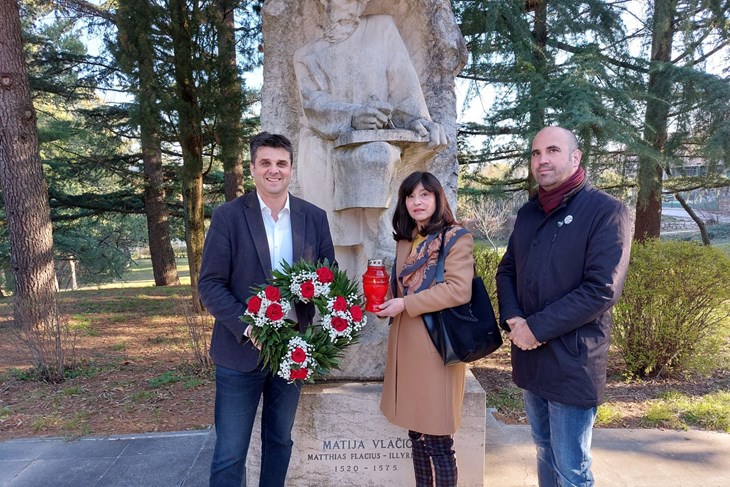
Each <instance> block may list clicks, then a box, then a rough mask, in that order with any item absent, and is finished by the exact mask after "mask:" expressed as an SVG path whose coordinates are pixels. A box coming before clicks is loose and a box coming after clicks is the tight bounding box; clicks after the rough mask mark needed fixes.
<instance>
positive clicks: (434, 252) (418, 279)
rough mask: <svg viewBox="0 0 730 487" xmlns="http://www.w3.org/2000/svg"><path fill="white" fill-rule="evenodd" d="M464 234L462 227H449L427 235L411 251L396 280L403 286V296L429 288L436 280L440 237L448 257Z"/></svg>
mask: <svg viewBox="0 0 730 487" xmlns="http://www.w3.org/2000/svg"><path fill="white" fill-rule="evenodd" d="M466 233H468V231H467V230H466V229H464V228H463V227H459V226H453V227H449V228H447V229H446V231H445V232H439V233H436V234H431V235H428V236H427V237H426V240H424V241H423V242H421V243H420V244H419V245H418V246H417V247H416V248H415V249H414V250H413V251H411V253H410V255H408V258H406V262H405V265H404V266H403V270H402V271H401V273H400V275H398V279H399V281H400V283H401V285H402V286H403V295H404V296H406V295H409V294H415V293H417V292H419V291H423V290H424V289H428V288H429V287H431V284H432V283H433V281H434V280H435V279H436V264H437V263H438V258H439V249H440V248H441V238H442V235H444V236H445V238H446V240H445V241H444V254H445V255H448V254H449V250H451V247H453V246H454V243H455V242H456V241H457V240H458V239H459V237H461V236H462V235H464V234H466Z"/></svg>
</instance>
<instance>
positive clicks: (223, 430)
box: [198, 132, 335, 487]
mask: <svg viewBox="0 0 730 487" xmlns="http://www.w3.org/2000/svg"><path fill="white" fill-rule="evenodd" d="M292 162H293V158H292V145H291V142H290V141H289V140H288V139H287V138H286V137H284V136H282V135H277V134H270V133H268V132H262V133H260V134H258V135H257V136H255V137H254V138H253V139H252V140H251V174H252V175H253V178H254V182H255V185H256V191H255V192H251V193H248V194H245V195H243V196H241V197H239V198H237V199H235V200H233V201H231V202H228V203H225V204H223V205H221V206H219V207H218V208H216V209H215V210H214V211H213V218H212V220H211V224H210V228H209V230H208V234H207V236H206V239H205V247H204V250H203V263H202V267H201V271H200V279H199V282H198V287H199V290H200V297H201V299H202V301H203V304H204V305H205V306H206V307H207V308H208V310H209V311H210V313H211V314H212V315H213V316H214V317H215V324H214V326H213V337H212V339H211V346H210V354H211V357H212V358H213V361H214V362H215V364H216V397H215V429H216V436H217V439H216V446H215V452H214V454H213V461H212V464H211V472H210V485H211V486H235V487H239V486H240V485H242V482H243V485H245V478H246V455H247V452H248V446H249V442H250V440H251V430H252V428H253V423H254V419H255V417H256V410H257V407H258V403H259V400H260V398H261V396H262V395H263V398H264V403H263V414H262V421H261V428H262V435H261V436H262V445H261V473H260V477H259V478H260V482H259V485H260V486H283V485H284V480H285V478H286V472H287V469H288V467H289V458H290V456H291V450H292V445H293V442H292V440H291V430H292V426H293V424H294V415H295V414H296V409H297V403H298V402H299V387H297V386H296V385H294V384H287V382H286V381H285V380H284V379H282V378H280V377H275V376H273V375H272V374H271V372H270V370H269V369H268V368H262V366H261V364H260V363H259V349H258V348H257V346H256V344H255V343H254V342H252V340H251V339H250V338H249V334H250V328H249V327H248V326H249V325H247V324H246V323H244V322H243V321H241V319H240V317H241V316H243V314H244V312H245V310H246V300H247V299H248V297H249V296H251V294H252V293H251V287H253V286H258V285H261V284H264V283H265V281H266V279H267V278H268V277H271V271H272V269H277V268H280V266H281V264H282V263H283V262H284V261H286V262H289V263H293V262H298V261H299V260H301V259H302V258H303V259H305V260H307V261H310V262H317V261H321V260H324V259H328V260H329V261H330V262H333V261H334V257H335V255H334V246H333V244H332V238H331V236H330V229H329V224H328V221H327V215H326V213H325V212H324V211H323V210H322V209H320V208H318V207H316V206H314V205H312V204H310V203H307V202H306V201H304V200H302V199H299V198H296V197H294V196H292V195H290V194H289V192H288V188H289V182H290V180H291V172H292ZM294 309H295V311H296V320H297V322H298V324H299V328H300V330H302V331H303V330H304V329H305V328H306V327H307V325H308V324H309V323H311V321H312V318H313V316H314V306H313V305H312V304H311V303H310V304H308V305H302V304H297V305H296V306H295V307H294Z"/></svg>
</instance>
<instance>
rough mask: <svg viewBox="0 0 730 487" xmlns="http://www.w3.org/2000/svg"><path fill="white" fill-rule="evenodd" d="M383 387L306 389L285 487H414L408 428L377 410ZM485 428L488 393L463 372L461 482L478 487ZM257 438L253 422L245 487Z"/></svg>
mask: <svg viewBox="0 0 730 487" xmlns="http://www.w3.org/2000/svg"><path fill="white" fill-rule="evenodd" d="M381 390H382V382H343V383H334V384H332V383H330V384H315V385H312V386H309V385H307V386H305V387H304V389H303V390H302V396H301V399H300V401H299V409H298V411H297V418H296V421H295V423H294V431H293V440H294V450H293V452H292V457H291V463H290V464H289V473H288V475H287V481H286V485H288V486H293V487H310V486H311V487H315V486H316V487H327V486H332V487H341V486H343V485H347V486H352V487H355V486H389V487H390V486H399V487H400V486H404V487H406V486H413V485H415V479H414V474H413V464H412V463H411V445H410V439H409V438H408V432H407V431H406V430H404V429H402V428H399V427H397V426H393V425H392V424H390V423H389V422H388V421H387V420H386V419H385V418H384V417H383V415H382V414H381V412H380V393H381ZM260 417H261V413H260V411H259V414H258V418H260ZM485 433H486V407H485V392H484V390H483V389H482V387H481V385H479V382H477V380H476V378H474V375H473V374H472V373H471V372H470V371H467V377H466V393H465V397H464V406H463V410H462V424H461V428H459V431H458V432H457V433H456V435H455V437H454V440H455V441H454V443H455V450H456V459H457V462H458V467H459V486H461V487H475V486H482V485H483V480H484V453H485V451H484V445H485ZM260 438H261V434H260V426H259V420H258V419H257V421H256V425H255V427H254V432H253V435H252V437H251V446H250V448H249V455H248V465H247V466H248V468H247V479H246V480H247V485H258V475H259V470H260V457H259V455H260V448H261V440H260Z"/></svg>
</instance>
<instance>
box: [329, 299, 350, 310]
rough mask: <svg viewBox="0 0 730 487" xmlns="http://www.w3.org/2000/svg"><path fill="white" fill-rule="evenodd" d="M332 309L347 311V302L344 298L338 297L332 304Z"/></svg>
mask: <svg viewBox="0 0 730 487" xmlns="http://www.w3.org/2000/svg"><path fill="white" fill-rule="evenodd" d="M332 309H333V310H335V311H345V310H346V309H347V301H345V298H343V297H342V296H337V297H336V298H335V302H334V303H332Z"/></svg>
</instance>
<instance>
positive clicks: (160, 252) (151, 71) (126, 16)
mask: <svg viewBox="0 0 730 487" xmlns="http://www.w3.org/2000/svg"><path fill="white" fill-rule="evenodd" d="M115 20H116V24H117V29H118V41H119V45H120V46H121V49H122V51H123V52H124V57H125V59H124V61H125V62H123V63H122V65H123V67H124V68H125V71H127V73H128V74H129V75H130V77H132V78H134V77H136V78H137V80H136V81H137V84H138V86H137V87H136V88H137V89H136V90H135V91H136V93H135V95H136V98H137V116H136V118H137V120H135V122H136V123H137V124H138V125H139V127H140V143H141V146H142V161H143V164H144V178H145V188H144V204H145V216H146V218H147V239H148V242H149V248H150V257H151V260H152V273H153V275H154V278H155V285H156V286H172V285H177V284H180V279H179V277H178V273H177V264H176V262H175V252H174V250H173V249H172V244H171V242H170V223H169V211H168V208H167V203H166V202H165V186H164V174H163V169H162V152H161V147H160V135H159V119H160V117H159V113H158V109H157V102H158V100H159V99H160V97H159V93H158V92H157V91H158V90H157V83H156V81H155V67H154V62H155V53H154V49H153V46H152V40H151V36H152V24H151V23H152V20H153V15H152V12H151V10H150V9H149V8H148V4H147V1H146V0H142V1H136V0H123V1H121V2H120V5H119V10H118V11H117V15H116V17H115ZM135 66H136V68H137V69H136V70H135V69H134V67H135Z"/></svg>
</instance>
